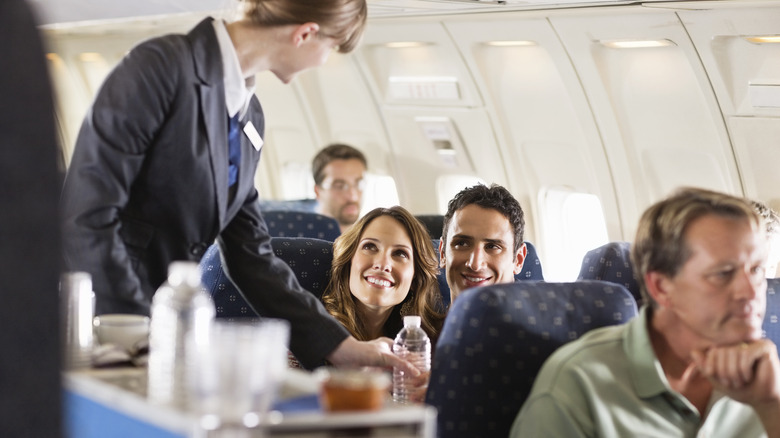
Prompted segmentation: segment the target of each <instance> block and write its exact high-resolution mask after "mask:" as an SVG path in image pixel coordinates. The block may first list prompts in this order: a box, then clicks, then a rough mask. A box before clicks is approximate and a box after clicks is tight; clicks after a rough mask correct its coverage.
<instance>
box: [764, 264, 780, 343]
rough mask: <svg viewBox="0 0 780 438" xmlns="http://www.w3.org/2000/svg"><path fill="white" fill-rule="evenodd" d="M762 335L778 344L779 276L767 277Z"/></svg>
mask: <svg viewBox="0 0 780 438" xmlns="http://www.w3.org/2000/svg"><path fill="white" fill-rule="evenodd" d="M766 282H767V287H766V312H765V313H764V324H763V327H762V328H763V330H764V337H765V338H768V339H771V340H772V342H774V343H775V345H779V346H780V278H767V279H766Z"/></svg>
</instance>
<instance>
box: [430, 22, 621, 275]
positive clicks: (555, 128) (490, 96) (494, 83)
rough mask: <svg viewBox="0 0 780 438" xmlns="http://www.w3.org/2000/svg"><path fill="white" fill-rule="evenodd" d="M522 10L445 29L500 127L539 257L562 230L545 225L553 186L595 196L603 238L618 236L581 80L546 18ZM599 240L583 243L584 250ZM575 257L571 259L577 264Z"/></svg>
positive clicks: (606, 172) (605, 166)
mask: <svg viewBox="0 0 780 438" xmlns="http://www.w3.org/2000/svg"><path fill="white" fill-rule="evenodd" d="M527 15H528V14H503V15H502V16H501V19H499V20H496V19H495V16H494V17H493V18H492V19H490V20H488V19H487V17H484V16H482V17H480V16H477V17H472V18H470V19H455V18H453V19H451V20H448V21H447V22H446V23H445V26H446V28H447V29H448V31H449V33H450V34H451V35H452V37H453V39H454V40H455V42H456V44H457V45H458V47H459V49H460V51H461V53H462V55H463V56H464V58H465V59H466V60H467V63H468V65H470V66H473V67H474V68H475V70H474V71H473V72H472V73H473V74H474V77H475V82H476V83H477V86H478V87H479V89H480V91H481V92H482V95H483V96H484V99H485V101H486V102H487V107H488V108H489V112H490V114H491V117H493V118H494V120H496V121H497V122H498V125H499V126H498V129H497V131H498V132H497V135H498V138H499V139H500V141H499V144H500V145H501V147H502V151H503V152H502V153H503V155H504V156H505V157H507V159H508V160H509V161H510V162H511V165H510V168H511V169H512V172H510V174H509V178H510V181H511V185H512V187H513V188H514V192H515V193H517V192H520V193H522V194H523V197H524V198H525V200H524V202H523V203H524V205H525V206H526V207H527V208H528V209H529V211H531V212H534V217H533V219H532V220H529V224H530V225H532V227H531V229H532V230H533V229H535V230H537V234H536V236H538V239H541V240H539V243H541V244H543V246H544V247H545V250H546V252H545V254H547V255H551V254H555V253H556V252H555V251H554V249H555V248H553V246H555V245H554V241H555V240H556V238H555V237H554V235H555V234H557V235H558V236H560V235H561V230H560V229H555V230H545V229H544V226H545V225H546V226H548V227H552V225H553V224H554V223H556V221H555V220H554V219H552V218H550V217H548V216H547V215H546V209H545V208H544V207H543V205H542V203H543V197H544V193H545V190H546V189H551V188H566V189H567V190H571V191H574V192H578V193H589V194H593V195H596V196H597V197H598V199H600V201H601V205H602V208H603V210H604V212H603V214H604V217H606V220H607V228H608V233H609V235H611V236H612V238H613V239H615V240H619V239H622V238H623V236H622V230H621V223H620V220H619V215H618V209H617V203H616V200H615V193H614V188H613V187H614V186H613V182H612V179H611V176H610V169H609V167H608V164H607V159H606V155H605V153H604V148H603V146H602V143H601V139H600V137H599V133H598V129H597V128H596V124H595V122H594V120H593V115H592V113H591V110H590V107H589V105H588V102H587V99H586V97H585V94H584V92H583V90H582V86H581V84H580V81H579V78H578V77H577V75H576V72H575V71H574V68H573V67H572V65H571V63H570V62H569V58H568V56H567V55H566V53H565V51H564V49H563V46H562V45H561V43H560V41H559V40H558V37H557V36H556V35H555V32H554V30H553V28H552V26H550V23H549V22H548V21H547V20H546V19H545V18H524V17H526V16H527ZM548 231H549V233H548ZM593 234H596V233H593ZM548 237H549V238H548ZM569 240H570V239H569ZM602 243H603V242H602ZM600 244H601V243H596V242H593V243H592V245H591V244H589V243H586V244H585V245H586V246H588V245H590V246H589V247H588V248H585V249H589V248H593V247H595V246H598V245H600ZM565 253H572V251H560V252H558V254H557V256H556V259H557V261H560V258H561V257H562V256H564V254H565ZM577 256H579V254H577V255H575V258H576V257H577ZM580 261H581V257H579V259H577V260H574V263H575V264H576V266H575V268H577V269H578V268H579V264H580ZM547 265H551V263H548V264H547ZM547 265H545V266H547ZM574 275H576V272H575V274H574Z"/></svg>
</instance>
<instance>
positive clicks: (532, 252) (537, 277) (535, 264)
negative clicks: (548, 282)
mask: <svg viewBox="0 0 780 438" xmlns="http://www.w3.org/2000/svg"><path fill="white" fill-rule="evenodd" d="M432 242H433V249H434V251H436V256H437V257H438V256H439V242H440V239H433V240H432ZM525 247H526V248H527V252H526V255H525V261H524V262H523V269H522V270H521V271H520V273H519V274H517V275H515V281H521V280H529V281H542V280H544V275H543V274H542V262H541V261H540V260H539V255H538V254H537V253H536V247H534V245H533V244H532V243H531V242H528V241H526V242H525ZM437 279H438V280H439V291H441V297H442V300H443V304H444V306H445V307H449V305H450V302H451V301H452V299H451V297H450V286H449V285H448V284H447V273H446V272H445V271H444V269H439V274H438V275H437Z"/></svg>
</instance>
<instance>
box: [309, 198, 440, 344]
mask: <svg viewBox="0 0 780 438" xmlns="http://www.w3.org/2000/svg"><path fill="white" fill-rule="evenodd" d="M436 265H437V261H436V254H435V253H434V251H433V246H432V245H431V239H430V236H429V235H428V232H427V231H426V229H425V227H424V226H423V225H422V224H421V223H420V222H419V221H418V220H417V219H415V218H414V216H412V214H411V213H409V212H408V211H407V210H406V209H404V208H403V207H399V206H395V207H391V208H376V209H374V210H371V211H370V212H368V213H367V214H366V215H365V216H363V217H362V218H361V219H360V220H359V221H358V222H356V223H355V225H354V226H353V227H352V228H350V229H349V231H347V232H346V233H344V234H342V235H341V236H340V237H339V238H338V239H336V242H335V244H334V251H333V271H332V272H333V274H332V275H331V280H330V284H329V285H328V289H327V290H326V291H325V294H324V295H323V296H322V301H323V302H324V303H325V308H326V309H327V310H328V312H330V313H331V315H333V316H334V317H336V319H337V320H338V321H339V322H341V323H342V324H343V325H344V326H345V327H346V328H347V330H349V332H350V333H351V334H352V335H353V336H355V337H356V338H357V339H359V340H362V341H369V340H372V339H376V338H378V337H381V336H387V337H391V338H392V337H395V335H396V334H397V333H398V331H399V330H401V328H402V327H403V323H402V319H403V317H404V316H406V315H419V316H421V317H422V327H423V329H424V330H425V331H426V333H428V336H430V337H431V339H432V340H433V341H434V342H435V340H436V339H437V338H438V335H439V332H440V331H441V326H442V322H443V320H444V315H443V314H441V313H440V312H439V310H438V309H441V308H442V306H441V294H440V293H439V286H438V282H437V281H436V271H437V268H436Z"/></svg>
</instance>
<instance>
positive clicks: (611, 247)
mask: <svg viewBox="0 0 780 438" xmlns="http://www.w3.org/2000/svg"><path fill="white" fill-rule="evenodd" d="M577 279H578V280H603V281H609V282H612V283H617V284H620V285H622V286H624V287H625V288H626V289H628V291H629V292H631V295H633V296H634V299H635V300H636V302H637V304H638V305H639V306H640V307H641V306H642V302H643V299H642V293H641V292H640V290H639V283H638V282H637V281H636V278H634V270H633V268H632V266H631V244H630V243H629V242H609V243H607V244H606V245H602V246H600V247H598V248H596V249H592V250H590V251H588V252H587V253H586V254H585V257H583V258H582V267H581V268H580V275H579V276H577Z"/></svg>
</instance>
